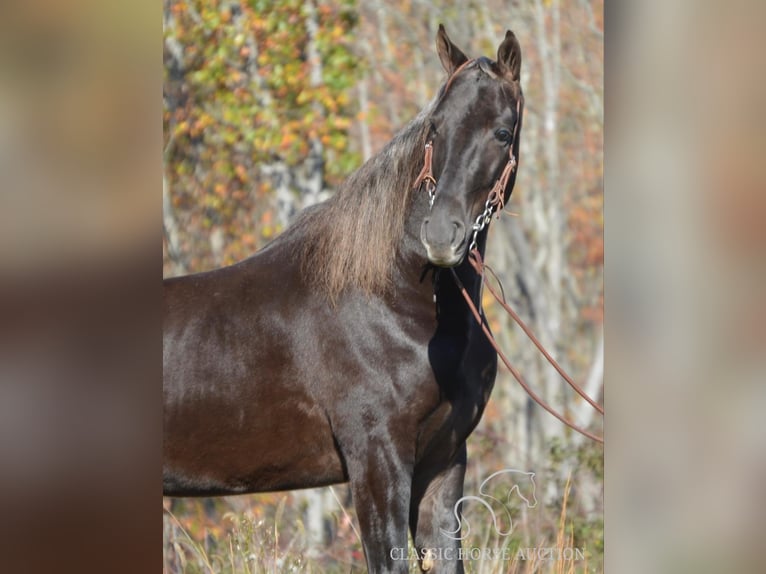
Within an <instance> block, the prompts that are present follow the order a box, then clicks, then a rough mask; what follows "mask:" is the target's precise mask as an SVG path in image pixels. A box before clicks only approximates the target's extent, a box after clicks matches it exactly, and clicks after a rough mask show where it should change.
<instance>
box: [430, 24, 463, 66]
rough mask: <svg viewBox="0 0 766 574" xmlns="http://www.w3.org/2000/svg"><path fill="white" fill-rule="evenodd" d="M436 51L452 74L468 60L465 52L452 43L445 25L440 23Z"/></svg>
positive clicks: (443, 64)
mask: <svg viewBox="0 0 766 574" xmlns="http://www.w3.org/2000/svg"><path fill="white" fill-rule="evenodd" d="M436 52H437V53H438V54H439V59H440V60H441V61H442V66H444V69H445V70H447V74H449V75H450V76H451V75H452V74H453V73H455V70H457V69H458V68H459V67H460V66H462V65H463V64H465V63H466V62H467V61H468V58H467V57H466V55H465V54H463V52H462V51H461V50H460V48H458V47H457V46H455V44H453V43H452V41H451V40H450V39H449V36H447V32H446V31H445V30H444V26H443V25H442V24H439V31H438V32H437V34H436Z"/></svg>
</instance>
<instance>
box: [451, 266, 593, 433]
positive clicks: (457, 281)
mask: <svg viewBox="0 0 766 574" xmlns="http://www.w3.org/2000/svg"><path fill="white" fill-rule="evenodd" d="M472 253H473V252H472ZM477 253H478V252H477ZM450 271H451V272H452V277H453V278H454V279H455V284H456V285H457V286H458V289H460V293H461V294H462V295H463V298H464V299H465V301H466V303H468V308H469V309H470V310H471V313H472V314H473V316H474V318H475V319H476V322H477V323H478V324H479V326H480V327H481V330H482V331H483V332H484V335H485V336H486V337H487V341H489V343H490V345H492V348H493V349H495V352H496V353H497V356H498V357H500V360H501V361H503V364H504V365H505V366H506V368H507V369H508V370H509V371H510V372H511V374H512V375H513V377H514V378H515V379H516V381H518V383H519V384H520V385H521V387H522V388H523V389H524V390H525V391H526V393H527V394H528V395H529V396H530V397H531V398H532V400H533V401H535V402H536V403H537V404H538V405H540V406H541V407H542V408H543V409H545V410H546V411H548V412H549V413H550V414H552V415H553V416H554V417H556V418H557V419H558V420H560V421H561V422H562V423H564V424H565V425H566V426H568V427H569V428H571V429H572V430H574V431H576V432H578V433H580V434H581V435H583V436H585V437H587V438H589V439H591V440H594V441H596V442H598V443H601V444H604V439H603V438H602V437H600V436H597V435H595V434H593V433H591V432H588V431H587V430H585V429H584V428H582V427H580V426H578V425H576V424H575V423H573V422H570V421H568V420H567V419H566V418H564V417H563V416H562V415H560V414H559V413H557V412H556V411H555V410H554V409H553V407H551V406H550V405H549V404H548V403H546V402H545V401H544V400H543V399H542V398H540V397H539V396H538V395H537V393H535V392H534V391H533V390H532V389H531V388H530V386H529V385H528V384H527V382H526V381H525V380H524V377H523V376H522V374H521V373H520V372H519V371H517V370H516V368H515V367H514V366H513V365H512V364H511V362H510V361H509V360H508V357H506V356H505V353H503V351H502V350H501V349H500V347H499V346H498V344H497V341H495V338H494V337H493V336H492V332H491V331H490V330H489V328H488V327H487V323H486V322H485V321H484V320H483V319H482V317H481V315H480V314H479V311H478V310H477V309H476V305H475V304H474V302H473V300H471V296H470V295H469V294H468V291H466V288H465V287H464V286H463V282H462V281H460V278H459V277H458V276H457V273H456V272H455V268H454V267H451V268H450ZM481 277H482V283H484V275H483V274H482V276H481Z"/></svg>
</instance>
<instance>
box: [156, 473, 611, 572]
mask: <svg viewBox="0 0 766 574" xmlns="http://www.w3.org/2000/svg"><path fill="white" fill-rule="evenodd" d="M473 486H474V485H471V484H468V485H467V486H466V491H467V492H470V489H471V488H472V487H473ZM562 486H563V496H562V498H561V500H560V501H556V502H553V503H550V504H548V505H540V508H534V509H532V510H528V511H527V512H523V513H521V516H518V517H514V527H513V531H512V532H511V533H510V534H509V535H507V536H504V535H502V534H499V533H498V532H497V531H496V530H495V528H494V527H493V526H492V521H491V519H489V518H488V517H487V516H486V515H485V514H482V512H480V511H477V510H476V509H473V510H471V509H464V514H465V515H466V517H467V518H468V519H469V520H470V524H471V531H470V533H469V536H468V537H467V538H466V540H464V541H463V548H464V550H465V552H466V557H467V558H466V560H465V561H464V563H465V569H466V572H467V573H468V574H507V573H512V574H584V573H591V572H602V571H603V557H602V556H601V548H603V540H602V539H601V537H602V530H600V529H598V528H590V529H589V528H584V527H583V526H582V524H581V523H582V519H581V518H578V517H576V516H572V515H571V514H570V513H569V509H570V504H571V499H570V491H571V477H567V479H566V483H565V484H564V485H562ZM345 488H346V487H336V489H338V490H339V491H341V495H340V496H335V502H336V504H337V508H335V509H334V510H333V511H332V512H331V513H330V515H329V517H330V524H331V525H332V539H331V541H330V543H329V544H328V545H327V546H326V547H325V548H323V549H322V550H321V551H320V552H319V553H318V554H314V553H310V552H309V551H308V544H307V536H306V531H305V528H304V525H303V522H302V516H301V514H302V513H301V508H300V504H299V503H297V502H296V499H295V497H294V496H293V495H291V494H289V493H283V494H279V495H273V494H272V495H259V496H253V497H237V499H236V501H235V500H232V499H223V500H219V501H216V502H214V503H212V505H211V504H210V503H209V504H208V505H207V509H204V508H202V509H201V507H200V503H199V501H181V502H176V503H174V505H173V509H171V508H170V507H169V506H170V505H169V504H168V503H167V502H166V508H165V511H164V528H165V540H164V565H163V572H165V573H166V574H176V573H189V574H198V573H199V574H212V573H215V574H219V573H221V574H235V573H236V574H240V573H243V574H277V573H279V574H283V573H285V574H286V573H290V574H293V573H303V572H306V573H310V574H311V573H322V574H324V573H327V574H335V573H338V574H340V573H343V574H348V573H350V572H359V573H361V572H365V571H366V567H365V563H364V556H363V553H362V547H361V542H360V540H359V538H358V533H357V532H356V530H355V528H354V522H355V521H356V517H355V515H354V511H353V508H351V507H346V505H345V504H344V503H343V502H341V500H342V499H344V496H343V492H344V491H345ZM500 496H502V495H501V494H499V493H498V498H499V497H500ZM245 501H247V502H245ZM227 506H228V507H229V509H228V510H226V507H227ZM232 506H234V507H236V509H231V507H232ZM501 530H502V531H503V532H505V530H504V529H501ZM410 544H411V543H410ZM530 548H531V549H544V550H543V553H544V554H547V556H545V555H544V554H541V553H540V552H537V551H536V550H533V551H529V550H528V549H530ZM471 549H478V550H474V551H473V555H472V554H471ZM485 549H486V550H485ZM575 550H579V551H580V552H582V555H580V554H575ZM487 551H489V552H494V554H492V555H487V554H486V552H487ZM503 552H505V554H503ZM520 552H521V554H520ZM522 554H524V557H522ZM504 558H505V559H504ZM525 558H526V559H525ZM410 572H412V573H417V572H420V570H419V568H418V566H417V563H416V562H415V561H412V562H411V563H410Z"/></svg>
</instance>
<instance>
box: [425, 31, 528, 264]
mask: <svg viewBox="0 0 766 574" xmlns="http://www.w3.org/2000/svg"><path fill="white" fill-rule="evenodd" d="M436 47H437V51H438V53H439V58H440V59H441V62H442V65H443V66H444V68H445V69H446V70H447V73H448V75H449V77H448V80H447V82H446V84H445V85H444V87H443V88H442V91H441V95H440V98H439V99H438V101H437V103H436V105H435V106H434V108H433V111H432V113H431V115H430V128H429V132H428V135H427V138H426V142H427V143H426V150H425V165H424V168H423V172H421V175H420V177H419V178H418V181H417V184H418V185H419V186H421V187H423V186H425V187H426V188H427V189H428V192H429V194H430V195H431V201H432V203H431V209H430V212H429V213H428V215H427V216H426V218H425V219H424V220H423V223H422V226H421V229H420V239H421V241H422V242H423V245H424V246H425V248H426V253H427V256H428V260H429V261H430V262H431V263H432V264H434V265H438V266H441V267H452V266H455V265H457V264H459V263H460V262H461V261H463V259H464V257H465V255H466V252H467V251H468V249H469V248H470V247H471V246H472V243H473V241H474V239H475V238H476V235H477V234H478V233H479V232H481V231H482V230H483V229H484V228H485V227H486V225H487V224H488V223H489V216H490V215H491V214H492V212H494V211H495V210H497V209H501V208H502V206H503V204H504V202H505V201H506V200H507V199H508V198H509V196H510V194H511V190H512V188H513V184H514V182H515V179H516V172H515V165H516V160H517V158H518V146H519V134H520V130H521V112H522V110H523V95H522V92H521V85H520V82H519V72H520V68H521V48H520V47H519V42H518V40H517V39H516V36H514V34H513V32H511V31H508V32H506V35H505V39H504V40H503V42H502V43H501V44H500V47H499V48H498V50H497V61H492V60H490V59H489V58H478V59H475V60H469V59H468V58H467V57H466V55H465V54H463V52H462V51H461V50H460V49H459V48H458V47H457V46H455V45H454V44H453V43H452V42H451V41H450V39H449V38H448V37H447V34H446V32H445V31H444V27H442V26H439V32H438V34H437V37H436Z"/></svg>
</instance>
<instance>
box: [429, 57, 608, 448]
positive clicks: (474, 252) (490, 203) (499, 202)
mask: <svg viewBox="0 0 766 574" xmlns="http://www.w3.org/2000/svg"><path fill="white" fill-rule="evenodd" d="M471 62H472V60H469V61H468V62H466V63H465V64H463V66H461V67H460V68H458V70H456V71H455V73H454V74H453V75H452V77H451V78H450V82H448V84H447V87H449V84H450V83H451V80H452V78H454V77H455V76H456V75H457V73H458V72H459V71H460V70H462V69H463V68H464V67H466V66H467V65H468V64H470V63H471ZM445 92H446V89H445ZM520 106H521V100H519V101H518V102H517V104H516V125H514V127H513V136H512V138H511V145H510V150H509V157H508V162H507V163H506V164H505V167H504V168H503V172H502V174H501V175H500V177H499V178H498V180H497V181H496V182H495V185H493V186H492V189H491V190H490V192H489V194H488V196H487V200H486V201H485V202H484V211H483V212H482V213H480V214H479V216H478V217H477V218H476V221H475V222H474V224H473V226H472V230H473V238H472V240H471V243H470V245H469V247H468V262H469V263H470V264H471V266H472V267H473V268H474V269H475V270H476V273H478V274H479V275H480V276H481V281H482V285H484V286H486V287H487V289H489V292H490V293H491V294H492V296H493V297H494V298H495V300H497V302H498V303H500V305H501V306H502V307H503V309H505V311H506V312H507V313H508V314H509V315H510V316H511V318H512V319H513V320H514V321H516V323H518V325H519V326H520V327H521V328H522V330H523V331H524V333H526V335H527V337H529V338H530V339H531V340H532V342H533V343H534V344H535V346H536V347H537V348H538V349H539V350H540V352H541V353H542V354H543V356H544V357H545V358H546V359H547V360H548V362H549V363H550V364H551V365H553V367H554V368H555V369H556V371H558V373H559V375H561V376H562V377H563V378H564V380H565V381H566V382H567V383H569V386H571V387H572V388H573V389H574V390H575V391H576V392H577V394H579V395H580V396H581V397H582V398H583V399H585V400H586V401H587V402H588V403H589V404H590V405H591V406H592V407H593V408H594V409H596V410H597V411H598V412H599V413H600V414H601V415H602V416H603V415H604V408H603V407H602V406H601V405H599V404H598V403H597V402H595V401H594V400H593V399H591V398H590V397H589V396H588V395H587V394H586V393H585V391H584V390H583V389H582V388H581V387H580V386H579V385H578V384H577V383H575V382H574V381H573V380H572V378H571V377H570V376H569V375H567V373H566V372H565V371H564V369H562V368H561V366H560V365H559V364H558V363H557V362H556V361H555V360H554V358H553V357H551V355H550V353H548V351H546V350H545V347H543V345H542V344H541V343H540V341H539V340H538V339H537V337H535V335H534V334H533V333H532V331H531V330H530V329H529V327H527V326H526V324H525V323H524V321H522V320H521V317H519V316H518V314H516V312H515V311H514V310H513V309H511V307H510V306H509V305H508V304H507V303H506V302H505V300H504V299H503V298H502V297H500V296H499V295H498V294H497V292H496V291H495V290H494V289H493V288H492V286H491V285H490V284H489V283H488V282H487V278H486V274H485V269H487V267H485V265H484V261H482V258H481V254H480V253H479V250H478V248H477V246H476V238H477V237H478V235H479V233H480V232H481V231H482V230H483V229H484V228H485V227H486V226H487V225H488V224H489V222H490V221H491V220H492V215H493V214H494V213H496V212H497V213H500V211H502V210H503V206H504V195H505V188H506V187H507V184H508V180H509V179H510V177H511V173H513V171H514V170H515V169H516V165H517V162H516V157H515V156H514V155H513V145H514V143H515V142H516V130H517V127H518V124H519V114H520V112H521V109H520ZM432 159H433V142H432V141H428V142H427V143H426V145H425V158H424V161H423V169H422V170H420V173H419V174H418V177H417V178H416V179H415V185H414V187H415V189H419V188H421V187H423V186H424V184H425V188H426V191H427V192H428V200H429V205H430V206H431V207H433V203H434V199H435V197H436V185H437V181H436V178H435V177H434V174H433V169H432V165H431V163H432ZM450 271H451V272H452V276H453V277H454V278H455V283H456V284H457V286H458V288H459V289H460V292H461V293H462V295H463V298H464V299H465V301H466V303H467V304H468V307H469V308H470V309H471V313H472V314H473V316H474V318H475V319H476V322H477V323H478V324H479V326H480V327H481V329H482V331H483V332H484V334H485V335H486V337H487V340H488V341H489V343H490V345H492V348H493V349H495V352H496V353H497V355H498V357H500V359H501V360H502V361H503V364H504V365H505V366H506V367H507V368H508V370H509V371H510V372H511V374H512V375H513V377H514V378H515V379H516V380H517V381H518V383H519V384H520V385H521V387H522V388H523V389H524V390H525V391H526V393H527V394H528V395H529V396H530V397H531V398H532V400H533V401H535V402H536V403H537V404H538V405H540V406H541V407H542V408H543V409H545V410H546V411H548V412H549V413H550V414H552V415H553V416H554V417H556V418H557V419H558V420H560V421H561V422H562V423H564V424H565V425H566V426H568V427H569V428H571V429H572V430H574V431H577V432H578V433H580V434H581V435H583V436H586V437H588V438H589V439H591V440H594V441H596V442H599V443H601V444H604V439H603V437H600V436H597V435H594V434H593V433H591V432H589V431H587V430H585V429H584V428H582V427H580V426H578V425H576V424H575V423H573V422H571V421H569V420H567V419H566V418H565V417H564V416H563V415H561V414H559V413H558V412H556V411H555V410H554V409H553V407H551V406H550V405H549V404H548V403H546V402H545V401H544V400H543V399H542V398H540V397H539V396H538V395H537V393H535V392H534V391H533V390H532V389H531V388H530V386H529V385H528V384H527V382H526V381H525V380H524V377H523V376H522V375H521V373H520V372H519V371H518V370H517V369H516V368H515V367H514V366H513V365H512V364H511V362H510V361H509V360H508V357H506V356H505V353H503V351H502V350H501V349H500V347H499V346H498V344H497V341H496V340H495V338H494V337H493V336H492V333H491V331H490V330H489V327H488V326H487V323H486V322H485V321H483V320H482V318H481V314H480V313H479V310H478V309H477V308H476V305H475V304H474V302H473V300H471V296H470V295H469V294H468V291H466V289H465V287H464V286H463V283H462V282H461V281H460V278H459V277H458V276H457V273H456V272H455V269H454V267H453V268H451V269H450ZM490 271H491V269H490ZM493 275H494V273H493ZM495 279H497V276H495ZM498 282H499V279H498ZM501 288H502V285H501Z"/></svg>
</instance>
